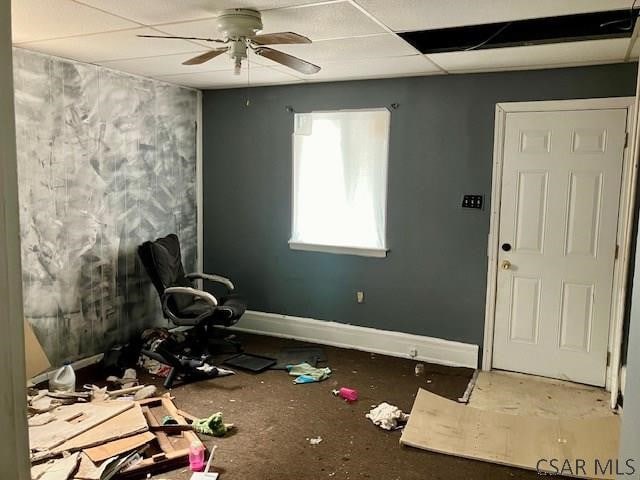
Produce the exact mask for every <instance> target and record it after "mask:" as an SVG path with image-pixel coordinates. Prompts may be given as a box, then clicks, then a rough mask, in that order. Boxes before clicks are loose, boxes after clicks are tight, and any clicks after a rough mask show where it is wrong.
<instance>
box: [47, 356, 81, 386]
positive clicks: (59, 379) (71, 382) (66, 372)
mask: <svg viewBox="0 0 640 480" xmlns="http://www.w3.org/2000/svg"><path fill="white" fill-rule="evenodd" d="M49 390H51V391H56V392H75V391H76V373H75V372H74V371H73V367H72V366H71V364H70V363H69V362H65V364H64V366H63V367H62V368H59V369H58V370H56V373H54V374H53V377H51V378H50V379H49Z"/></svg>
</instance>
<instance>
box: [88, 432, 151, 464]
mask: <svg viewBox="0 0 640 480" xmlns="http://www.w3.org/2000/svg"><path fill="white" fill-rule="evenodd" d="M155 438H156V437H155V435H154V434H153V433H150V432H144V433H139V434H137V435H132V436H131V437H125V438H120V439H118V440H113V441H112V442H106V443H104V444H102V445H98V446H96V447H91V448H86V449H84V450H83V451H84V453H85V454H86V455H87V456H88V457H89V459H91V461H92V462H96V463H99V462H102V461H104V460H106V459H108V458H111V457H115V456H116V455H120V454H121V453H126V452H129V451H131V450H133V449H135V448H138V447H141V446H143V445H146V444H147V443H149V442H152V441H154V440H155Z"/></svg>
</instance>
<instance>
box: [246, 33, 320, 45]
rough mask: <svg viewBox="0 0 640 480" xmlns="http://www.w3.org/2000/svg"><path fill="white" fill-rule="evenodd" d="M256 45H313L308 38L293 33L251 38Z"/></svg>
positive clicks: (268, 34) (270, 34) (267, 34)
mask: <svg viewBox="0 0 640 480" xmlns="http://www.w3.org/2000/svg"><path fill="white" fill-rule="evenodd" d="M251 41H252V42H253V43H255V44H256V45H284V44H286V43H311V40H309V39H308V38H307V37H304V36H302V35H299V34H297V33H293V32H278V33H266V34H264V35H256V36H254V37H251Z"/></svg>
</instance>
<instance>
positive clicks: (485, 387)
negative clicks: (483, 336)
mask: <svg viewBox="0 0 640 480" xmlns="http://www.w3.org/2000/svg"><path fill="white" fill-rule="evenodd" d="M469 405H470V406H472V407H475V408H480V409H483V410H491V411H493V412H501V413H512V414H518V415H534V416H543V417H552V418H558V417H574V418H575V417H577V418H583V417H594V416H610V415H615V414H614V413H613V412H612V411H611V409H610V408H609V393H608V392H607V391H606V390H604V389H603V388H596V387H591V386H588V385H582V384H579V383H572V382H566V381H562V380H554V379H550V378H544V377H536V376H533V375H524V374H521V373H512V372H503V371H497V370H493V371H490V372H485V371H481V372H479V373H478V377H477V379H476V384H475V388H474V389H473V392H472V393H471V399H470V400H469Z"/></svg>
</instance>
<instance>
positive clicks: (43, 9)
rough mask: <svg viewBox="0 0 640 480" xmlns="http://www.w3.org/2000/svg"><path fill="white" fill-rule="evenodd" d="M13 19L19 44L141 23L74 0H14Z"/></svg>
mask: <svg viewBox="0 0 640 480" xmlns="http://www.w3.org/2000/svg"><path fill="white" fill-rule="evenodd" d="M11 20H12V22H11V23H12V32H13V42H14V43H16V44H17V43H22V42H32V41H36V40H44V39H48V38H60V37H69V36H72V35H84V34H88V33H96V32H107V31H110V30H121V29H124V28H135V27H137V26H138V25H137V24H136V23H133V22H130V21H128V20H125V19H122V18H118V17H116V16H113V15H109V14H108V13H104V12H101V11H99V10H96V9H94V8H89V7H87V6H84V5H80V4H78V3H75V2H72V1H71V0H47V1H42V0H12V2H11Z"/></svg>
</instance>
